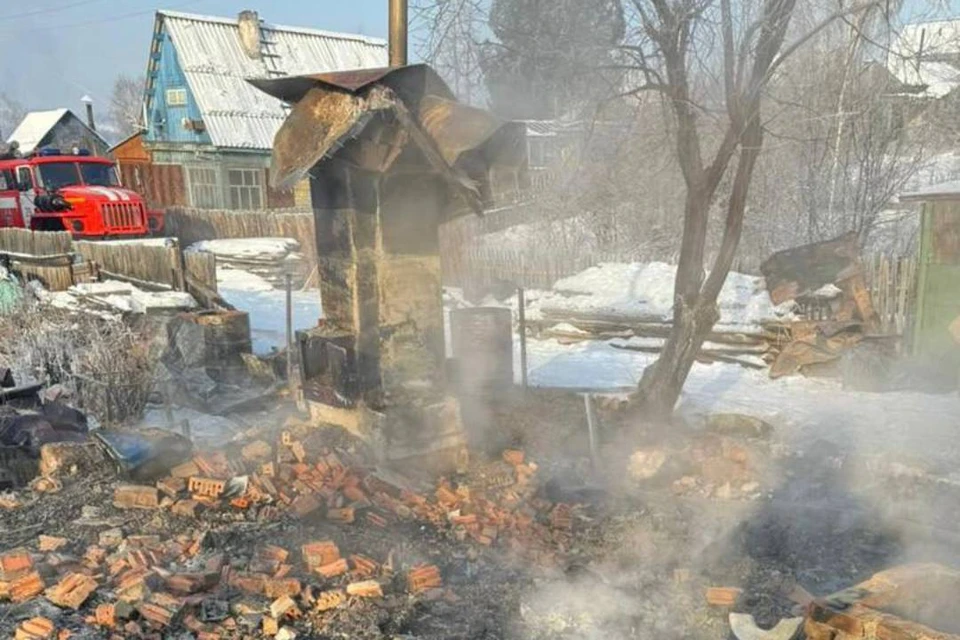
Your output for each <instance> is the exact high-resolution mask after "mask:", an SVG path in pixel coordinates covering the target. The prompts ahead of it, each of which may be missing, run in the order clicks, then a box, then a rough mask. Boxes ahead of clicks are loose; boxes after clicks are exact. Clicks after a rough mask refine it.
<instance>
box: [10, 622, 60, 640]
mask: <svg viewBox="0 0 960 640" xmlns="http://www.w3.org/2000/svg"><path fill="white" fill-rule="evenodd" d="M55 630H56V627H55V626H54V624H53V621H52V620H49V619H47V618H41V617H36V618H30V619H29V620H25V621H23V622H22V623H21V624H20V626H19V627H17V630H16V632H15V633H14V639H15V640H47V639H48V638H53V632H54V631H55Z"/></svg>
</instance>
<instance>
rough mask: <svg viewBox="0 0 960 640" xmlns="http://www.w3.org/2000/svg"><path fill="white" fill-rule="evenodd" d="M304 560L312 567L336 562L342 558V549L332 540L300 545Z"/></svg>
mask: <svg viewBox="0 0 960 640" xmlns="http://www.w3.org/2000/svg"><path fill="white" fill-rule="evenodd" d="M300 553H301V555H302V556H303V561H304V562H306V563H307V566H308V567H309V568H311V569H315V568H316V567H320V566H323V565H325V564H330V563H331V562H336V561H337V560H339V559H340V549H339V548H338V547H337V545H336V544H335V543H334V542H333V541H332V540H318V541H316V542H309V543H307V544H305V545H303V546H302V547H300Z"/></svg>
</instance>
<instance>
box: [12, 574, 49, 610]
mask: <svg viewBox="0 0 960 640" xmlns="http://www.w3.org/2000/svg"><path fill="white" fill-rule="evenodd" d="M44 586H45V585H44V584H43V579H42V578H41V577H40V574H39V573H37V572H36V571H31V572H29V573H27V574H25V575H23V576H21V577H19V578H17V579H16V580H14V581H13V582H11V583H10V588H9V593H10V599H11V600H13V601H14V602H17V603H20V602H26V601H27V600H30V599H31V598H35V597H37V596H38V595H40V594H41V593H43V588H44Z"/></svg>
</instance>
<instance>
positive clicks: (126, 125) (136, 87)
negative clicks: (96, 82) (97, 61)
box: [109, 74, 144, 138]
mask: <svg viewBox="0 0 960 640" xmlns="http://www.w3.org/2000/svg"><path fill="white" fill-rule="evenodd" d="M143 87H144V79H143V76H139V77H135V76H128V75H124V74H120V75H119V76H117V79H116V80H115V81H114V83H113V93H112V94H111V96H110V112H109V117H110V122H111V123H112V124H113V126H114V127H116V129H117V131H118V133H119V134H120V137H121V138H125V137H127V136H128V135H130V134H131V133H134V132H135V131H137V130H138V129H140V127H142V126H143Z"/></svg>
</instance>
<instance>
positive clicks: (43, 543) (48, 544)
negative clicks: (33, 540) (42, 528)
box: [37, 535, 68, 552]
mask: <svg viewBox="0 0 960 640" xmlns="http://www.w3.org/2000/svg"><path fill="white" fill-rule="evenodd" d="M67 542H68V540H67V539H66V538H58V537H56V536H44V535H41V536H38V537H37V549H39V550H40V551H44V552H46V551H56V550H58V549H62V548H63V547H65V546H66V545H67Z"/></svg>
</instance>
